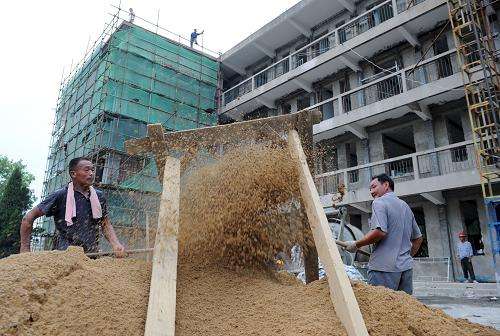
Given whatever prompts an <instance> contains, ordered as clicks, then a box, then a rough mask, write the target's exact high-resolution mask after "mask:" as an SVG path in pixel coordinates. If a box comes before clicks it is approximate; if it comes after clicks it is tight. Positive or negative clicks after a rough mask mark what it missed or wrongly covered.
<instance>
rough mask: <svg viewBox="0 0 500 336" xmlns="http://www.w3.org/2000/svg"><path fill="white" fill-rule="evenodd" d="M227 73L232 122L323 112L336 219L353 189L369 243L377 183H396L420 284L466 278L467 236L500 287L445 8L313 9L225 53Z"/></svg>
mask: <svg viewBox="0 0 500 336" xmlns="http://www.w3.org/2000/svg"><path fill="white" fill-rule="evenodd" d="M495 11H496V9H493V8H490V12H489V14H490V18H492V19H493V20H494V21H493V23H494V24H493V29H494V30H495V31H496V14H495ZM221 68H222V76H223V97H222V103H221V106H220V108H219V111H218V113H219V117H220V118H221V119H222V120H224V119H229V120H248V119H253V118H259V117H266V116H272V115H280V114H287V113H293V112H297V111H300V110H303V109H315V108H316V109H320V110H321V111H322V113H323V120H322V121H321V122H320V123H318V124H316V125H315V126H314V142H315V147H316V149H317V153H320V155H317V162H316V170H315V179H316V183H317V187H318V191H319V193H320V196H321V199H322V203H323V205H324V207H325V210H326V211H328V208H329V207H331V206H332V201H331V199H332V195H333V194H335V193H336V191H337V188H338V186H339V185H341V184H343V185H345V186H346V189H347V194H346V196H345V197H344V200H343V202H342V204H343V205H347V208H348V212H349V218H350V223H351V224H352V225H354V226H357V227H359V228H360V229H362V230H363V232H366V231H367V230H368V219H369V216H370V213H371V201H372V198H371V196H370V193H369V190H368V186H369V182H370V179H371V177H372V176H373V175H376V174H379V173H387V174H389V175H390V176H392V177H393V179H394V180H395V184H396V188H395V189H396V190H395V191H396V193H397V194H398V195H399V196H400V197H401V198H403V199H404V200H405V201H407V202H408V204H409V205H410V206H411V208H412V209H413V211H414V214H415V217H416V219H417V222H418V223H419V225H420V227H421V230H422V232H423V233H424V236H425V241H424V244H423V247H422V249H421V251H420V252H419V256H418V257H419V258H418V259H417V262H416V266H415V273H416V278H418V279H422V280H445V279H450V280H453V279H460V278H461V277H462V272H461V269H460V262H459V260H458V259H457V257H456V248H455V246H456V243H457V242H458V233H459V231H462V230H463V231H466V232H467V233H468V235H469V240H470V241H471V243H472V245H473V248H474V252H475V254H476V255H477V256H476V257H475V258H474V261H473V264H474V267H475V269H476V273H477V275H478V279H479V280H484V281H491V280H493V279H494V271H493V268H492V266H491V263H492V258H491V249H490V246H489V244H490V242H489V239H488V237H487V234H488V228H487V220H486V213H485V209H484V204H483V200H482V194H481V189H480V186H479V182H480V181H479V175H478V172H477V169H476V157H475V151H474V146H473V142H472V131H471V126H470V122H469V116H468V112H467V105H466V102H465V98H464V91H463V79H462V75H461V73H460V67H459V64H458V63H457V56H456V50H455V43H454V39H453V35H452V32H451V30H450V28H449V24H448V7H447V4H446V1H445V0H415V1H409V0H386V1H374V0H362V1H356V3H355V4H354V3H353V2H352V1H347V0H303V1H301V2H299V3H298V4H296V5H295V6H293V7H292V8H290V9H289V10H287V11H286V12H284V13H283V14H281V15H280V16H279V17H277V18H276V19H274V20H273V21H271V22H269V23H268V24H266V25H265V26H264V27H262V28H261V29H259V30H258V31H256V32H255V33H253V34H252V35H250V36H249V37H248V38H246V39H245V40H243V41H242V42H241V43H239V44H238V45H236V46H235V47H233V48H232V49H230V50H229V51H228V52H226V53H224V54H223V55H222V58H221Z"/></svg>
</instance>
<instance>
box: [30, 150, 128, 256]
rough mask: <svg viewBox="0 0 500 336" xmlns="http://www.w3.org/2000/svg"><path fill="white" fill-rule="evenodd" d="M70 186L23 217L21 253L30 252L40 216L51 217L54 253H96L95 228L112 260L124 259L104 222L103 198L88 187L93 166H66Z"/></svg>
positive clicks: (78, 161)
mask: <svg viewBox="0 0 500 336" xmlns="http://www.w3.org/2000/svg"><path fill="white" fill-rule="evenodd" d="M68 170H69V175H70V177H71V182H69V183H68V185H67V186H66V187H64V188H61V189H59V190H56V191H55V192H54V193H52V194H51V195H49V196H47V197H46V198H45V199H44V200H43V201H42V202H41V203H40V204H38V205H37V206H35V207H34V208H33V209H32V210H30V211H29V212H27V213H26V215H25V216H24V218H23V220H22V221H21V230H20V231H21V251H20V252H21V253H23V252H30V241H31V230H32V229H33V222H34V221H35V219H37V218H38V217H41V216H44V215H45V216H47V217H54V222H55V226H56V231H57V232H56V237H55V244H54V249H56V250H66V249H67V248H68V247H69V246H71V245H73V246H80V247H83V250H84V252H85V253H92V252H97V251H98V250H99V228H102V232H103V233H104V237H105V238H106V239H107V240H108V241H109V243H110V245H111V247H112V248H113V251H114V253H115V256H117V257H124V256H125V247H124V246H123V245H122V244H121V243H120V241H119V240H118V237H117V236H116V233H115V230H114V229H113V226H112V225H111V222H110V221H109V218H108V212H107V206H106V198H105V197H104V194H103V192H102V191H100V190H96V189H94V188H93V187H92V183H93V180H94V165H93V164H92V162H91V161H90V160H89V159H88V158H85V157H77V158H74V159H72V160H71V161H70V162H69V167H68Z"/></svg>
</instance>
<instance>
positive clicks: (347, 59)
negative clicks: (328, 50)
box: [339, 55, 361, 72]
mask: <svg viewBox="0 0 500 336" xmlns="http://www.w3.org/2000/svg"><path fill="white" fill-rule="evenodd" d="M339 60H340V61H341V62H343V63H344V64H345V65H347V66H348V67H349V68H351V70H352V71H355V72H358V71H361V68H360V67H359V65H358V64H357V62H356V61H354V60H353V59H351V58H350V57H349V56H345V55H342V56H339Z"/></svg>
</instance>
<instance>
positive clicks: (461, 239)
mask: <svg viewBox="0 0 500 336" xmlns="http://www.w3.org/2000/svg"><path fill="white" fill-rule="evenodd" d="M458 238H459V239H460V241H461V242H462V243H463V242H465V241H466V240H467V235H466V234H465V232H463V231H461V232H460V233H459V234H458Z"/></svg>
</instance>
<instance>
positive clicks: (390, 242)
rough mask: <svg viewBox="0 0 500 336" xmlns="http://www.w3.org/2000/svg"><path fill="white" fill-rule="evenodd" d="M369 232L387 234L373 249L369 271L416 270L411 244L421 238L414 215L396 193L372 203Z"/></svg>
mask: <svg viewBox="0 0 500 336" xmlns="http://www.w3.org/2000/svg"><path fill="white" fill-rule="evenodd" d="M370 229H372V230H376V229H380V230H382V231H383V232H385V233H386V236H385V237H384V239H382V240H381V241H379V242H378V243H376V244H375V245H374V250H373V253H372V255H371V257H370V262H369V263H368V268H369V269H370V270H374V271H383V272H404V271H407V270H409V269H411V268H413V259H412V257H411V255H410V250H411V241H412V240H414V239H417V238H419V237H421V236H422V234H421V233H420V229H419V228H418V225H417V222H416V221H415V217H414V216H413V212H412V211H411V209H410V207H409V206H408V204H406V202H404V201H402V200H400V199H399V198H398V197H397V196H396V195H395V194H394V192H389V193H387V194H385V195H384V196H382V197H379V198H376V199H375V200H374V201H373V203H372V217H371V219H370Z"/></svg>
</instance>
